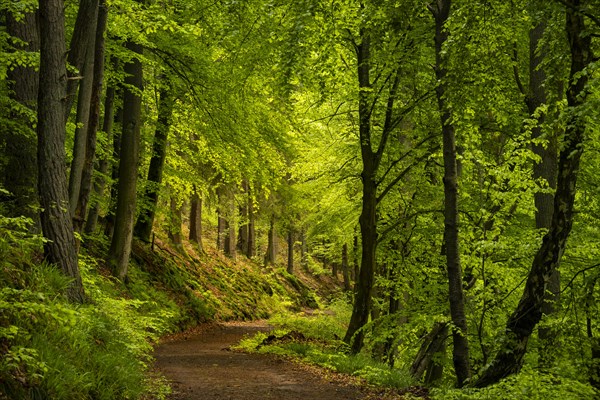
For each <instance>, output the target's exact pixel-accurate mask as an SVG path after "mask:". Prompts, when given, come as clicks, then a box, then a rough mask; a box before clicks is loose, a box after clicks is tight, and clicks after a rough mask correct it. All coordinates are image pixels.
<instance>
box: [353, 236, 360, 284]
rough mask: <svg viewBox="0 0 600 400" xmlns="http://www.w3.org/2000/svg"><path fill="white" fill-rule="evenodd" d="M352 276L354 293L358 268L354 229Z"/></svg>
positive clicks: (356, 242)
mask: <svg viewBox="0 0 600 400" xmlns="http://www.w3.org/2000/svg"><path fill="white" fill-rule="evenodd" d="M352 271H353V273H352V276H353V278H354V290H355V291H356V288H357V282H358V275H359V272H360V266H359V264H358V232H357V229H356V228H354V237H353V238H352Z"/></svg>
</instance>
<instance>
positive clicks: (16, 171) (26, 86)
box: [4, 11, 40, 231]
mask: <svg viewBox="0 0 600 400" xmlns="http://www.w3.org/2000/svg"><path fill="white" fill-rule="evenodd" d="M6 29H7V32H8V34H9V35H11V36H13V37H16V38H18V39H20V40H22V41H23V42H25V44H24V45H23V46H22V47H21V49H22V50H24V51H27V52H36V51H39V49H40V38H39V29H38V15H37V11H36V12H31V13H27V14H25V15H24V16H23V18H22V19H21V20H18V21H17V20H16V19H15V18H14V16H13V15H11V14H9V13H7V14H6ZM7 74H8V84H9V86H8V87H9V96H10V97H11V98H12V99H13V100H15V101H17V102H19V103H20V104H21V105H23V106H24V107H26V108H24V109H23V110H21V111H18V112H16V111H13V112H12V113H11V115H10V118H11V119H13V120H14V121H15V122H16V124H15V128H16V127H18V129H14V128H12V129H7V131H6V133H5V146H6V147H5V156H4V157H6V168H5V170H4V188H5V189H6V190H8V191H9V192H11V193H12V196H13V197H12V201H11V202H10V203H9V204H8V207H7V208H8V209H7V211H8V213H9V216H11V217H18V216H21V215H24V216H26V217H29V218H31V219H32V220H33V221H34V225H33V230H38V231H39V223H40V222H39V213H38V212H37V210H36V209H35V206H37V205H38V195H37V173H38V171H37V169H38V168H37V159H36V151H37V140H36V135H35V132H34V131H33V129H31V128H30V126H32V125H33V124H32V123H31V119H32V114H34V113H35V111H36V106H37V96H38V83H39V74H38V72H37V71H36V69H35V68H34V67H33V66H31V67H28V66H16V67H14V68H13V69H9V70H8V71H7ZM30 113H31V114H30Z"/></svg>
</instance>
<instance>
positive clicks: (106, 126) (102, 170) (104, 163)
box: [85, 86, 115, 235]
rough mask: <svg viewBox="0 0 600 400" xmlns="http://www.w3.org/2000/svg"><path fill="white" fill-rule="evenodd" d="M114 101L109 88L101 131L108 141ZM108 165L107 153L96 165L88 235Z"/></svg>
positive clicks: (95, 215)
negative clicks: (96, 173) (96, 174)
mask: <svg viewBox="0 0 600 400" xmlns="http://www.w3.org/2000/svg"><path fill="white" fill-rule="evenodd" d="M114 100H115V88H114V87H112V86H110V87H108V88H107V90H106V95H105V97H104V118H103V122H102V131H104V133H106V136H107V138H108V139H109V140H110V139H111V138H112V135H113V132H112V130H113V122H114V104H115V102H114ZM109 165H110V161H109V156H108V154H107V153H105V154H104V157H103V158H102V159H101V160H100V162H99V163H98V176H97V177H96V179H95V180H94V195H95V196H94V197H95V199H94V200H93V202H92V206H91V207H90V211H89V213H88V217H87V220H86V222H85V233H86V234H88V235H90V234H92V233H94V232H95V231H96V225H97V224H98V216H99V214H100V201H99V200H98V199H99V198H100V197H102V195H103V193H104V187H105V186H106V179H105V175H106V174H107V173H108V167H109Z"/></svg>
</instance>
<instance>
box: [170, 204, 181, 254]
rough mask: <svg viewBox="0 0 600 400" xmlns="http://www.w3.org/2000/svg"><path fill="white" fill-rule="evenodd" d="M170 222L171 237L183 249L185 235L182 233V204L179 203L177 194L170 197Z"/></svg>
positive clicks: (172, 241)
mask: <svg viewBox="0 0 600 400" xmlns="http://www.w3.org/2000/svg"><path fill="white" fill-rule="evenodd" d="M169 204H170V213H169V214H170V217H171V218H170V219H171V221H170V223H169V239H171V243H173V245H174V246H175V247H176V248H177V249H179V250H182V249H183V235H182V233H181V223H182V218H181V214H182V207H183V206H182V205H180V204H178V202H177V198H175V196H171V199H170V202H169Z"/></svg>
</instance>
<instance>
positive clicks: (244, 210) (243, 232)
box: [237, 180, 249, 254]
mask: <svg viewBox="0 0 600 400" xmlns="http://www.w3.org/2000/svg"><path fill="white" fill-rule="evenodd" d="M242 191H243V193H244V195H245V196H246V197H248V181H246V180H243V181H242ZM248 203H249V202H248V200H247V199H246V201H242V202H241V204H240V207H239V208H240V218H241V221H240V226H239V229H238V241H237V249H238V250H239V251H240V252H241V253H242V254H248Z"/></svg>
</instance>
